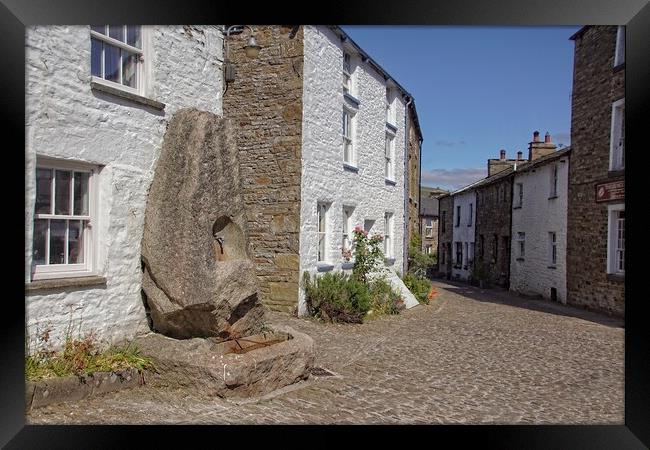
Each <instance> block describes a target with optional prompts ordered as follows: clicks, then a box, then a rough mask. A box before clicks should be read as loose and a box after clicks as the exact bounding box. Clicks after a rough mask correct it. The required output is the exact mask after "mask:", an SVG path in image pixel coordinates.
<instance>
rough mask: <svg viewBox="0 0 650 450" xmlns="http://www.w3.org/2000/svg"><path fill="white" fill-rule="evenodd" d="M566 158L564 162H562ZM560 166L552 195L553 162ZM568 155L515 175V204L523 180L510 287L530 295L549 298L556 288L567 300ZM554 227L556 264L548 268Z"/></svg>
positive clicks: (514, 219) (516, 210)
mask: <svg viewBox="0 0 650 450" xmlns="http://www.w3.org/2000/svg"><path fill="white" fill-rule="evenodd" d="M560 161H564V162H560ZM556 163H557V166H558V186H557V198H555V199H549V192H550V179H551V170H552V166H553V164H556ZM568 172H569V157H568V156H567V155H565V156H563V157H561V158H560V159H559V160H556V161H550V162H548V163H545V164H543V165H540V166H538V167H537V168H536V169H535V171H534V172H532V171H530V170H529V171H526V172H521V173H518V174H517V175H515V180H514V183H515V189H514V205H516V204H517V201H518V197H517V196H518V191H517V187H516V185H517V183H523V185H524V196H523V206H522V207H521V208H514V209H513V211H512V242H511V247H510V248H511V252H510V253H511V262H510V289H511V290H513V291H516V292H520V293H522V294H527V295H537V294H539V295H542V296H543V297H544V298H550V296H551V288H552V287H554V288H556V289H557V298H558V301H560V302H562V303H565V302H566V229H567V187H568ZM551 231H554V232H555V233H556V240H557V264H556V267H555V268H554V269H553V268H549V266H550V256H549V244H548V241H549V237H548V233H549V232H551ZM518 232H524V233H526V239H525V242H526V243H525V257H524V260H523V261H520V260H518V258H519V244H518V242H517V233H518Z"/></svg>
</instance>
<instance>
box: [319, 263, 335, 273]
mask: <svg viewBox="0 0 650 450" xmlns="http://www.w3.org/2000/svg"><path fill="white" fill-rule="evenodd" d="M316 269H317V270H318V271H319V272H329V271H331V270H334V264H330V263H326V262H319V263H318V264H317V265H316Z"/></svg>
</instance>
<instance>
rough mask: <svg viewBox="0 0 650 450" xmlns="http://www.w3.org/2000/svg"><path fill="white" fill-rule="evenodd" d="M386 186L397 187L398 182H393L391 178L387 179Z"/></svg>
mask: <svg viewBox="0 0 650 450" xmlns="http://www.w3.org/2000/svg"><path fill="white" fill-rule="evenodd" d="M385 181H386V184H389V185H391V186H395V185H397V182H396V181H395V180H391V179H390V178H385Z"/></svg>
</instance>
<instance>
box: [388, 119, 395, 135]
mask: <svg viewBox="0 0 650 450" xmlns="http://www.w3.org/2000/svg"><path fill="white" fill-rule="evenodd" d="M386 128H387V129H388V130H389V131H392V132H393V133H397V126H396V125H393V124H392V123H390V122H388V121H387V122H386Z"/></svg>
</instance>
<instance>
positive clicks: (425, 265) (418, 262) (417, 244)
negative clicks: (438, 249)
mask: <svg viewBox="0 0 650 450" xmlns="http://www.w3.org/2000/svg"><path fill="white" fill-rule="evenodd" d="M437 259H438V258H437V256H436V254H435V253H431V254H429V253H424V252H423V251H422V239H421V237H420V235H419V234H414V235H413V236H412V237H411V240H410V242H409V257H408V271H409V272H410V273H412V274H414V275H417V276H418V277H426V275H427V270H429V269H430V268H431V267H433V266H435V265H436V262H437Z"/></svg>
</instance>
